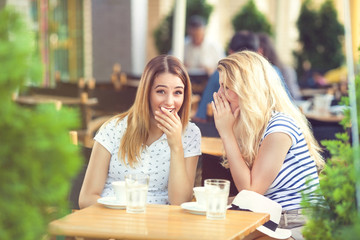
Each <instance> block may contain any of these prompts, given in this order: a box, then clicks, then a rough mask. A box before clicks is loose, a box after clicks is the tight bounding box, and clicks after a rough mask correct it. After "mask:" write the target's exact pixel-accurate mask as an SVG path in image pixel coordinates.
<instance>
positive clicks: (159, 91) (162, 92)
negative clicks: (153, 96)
mask: <svg viewBox="0 0 360 240" xmlns="http://www.w3.org/2000/svg"><path fill="white" fill-rule="evenodd" d="M156 92H157V93H161V94H164V93H165V91H164V90H157V91H156Z"/></svg>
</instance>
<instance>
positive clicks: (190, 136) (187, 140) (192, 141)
mask: <svg viewBox="0 0 360 240" xmlns="http://www.w3.org/2000/svg"><path fill="white" fill-rule="evenodd" d="M200 144H201V132H200V129H199V128H198V127H197V126H196V125H195V124H194V123H191V122H189V124H188V126H187V128H186V130H185V133H184V136H183V147H184V157H185V158H187V157H193V156H199V155H201V148H200Z"/></svg>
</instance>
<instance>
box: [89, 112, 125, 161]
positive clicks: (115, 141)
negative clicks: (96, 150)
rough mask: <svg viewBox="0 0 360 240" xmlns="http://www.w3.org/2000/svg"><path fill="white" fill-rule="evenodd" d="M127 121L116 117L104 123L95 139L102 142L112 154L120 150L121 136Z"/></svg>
mask: <svg viewBox="0 0 360 240" xmlns="http://www.w3.org/2000/svg"><path fill="white" fill-rule="evenodd" d="M125 123H126V121H124V119H122V120H121V121H119V122H118V119H116V118H114V119H112V120H110V121H109V122H106V123H104V124H103V125H102V126H101V128H100V130H99V131H98V132H97V134H96V135H95V137H94V140H95V141H97V142H98V143H100V144H101V145H102V146H103V147H104V148H106V150H108V151H109V152H110V153H111V154H113V153H115V152H117V151H118V145H119V142H120V138H121V136H122V134H123V132H124V130H125V128H126V126H125Z"/></svg>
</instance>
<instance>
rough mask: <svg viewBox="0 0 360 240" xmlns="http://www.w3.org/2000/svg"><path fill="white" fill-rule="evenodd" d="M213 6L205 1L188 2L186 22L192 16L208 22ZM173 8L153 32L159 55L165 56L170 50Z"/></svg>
mask: <svg viewBox="0 0 360 240" xmlns="http://www.w3.org/2000/svg"><path fill="white" fill-rule="evenodd" d="M212 10H213V6H212V5H210V4H208V3H206V0H188V1H187V5H186V22H187V21H188V19H189V18H190V17H191V16H193V15H199V16H202V17H204V19H205V20H206V21H208V19H209V16H210V14H211V12H212ZM173 19H174V7H173V9H172V10H171V12H170V13H169V15H168V16H166V17H165V18H164V19H163V20H162V22H161V23H160V25H159V26H158V27H157V28H156V29H155V31H154V39H155V46H156V49H157V50H158V53H159V54H166V53H168V52H169V51H170V50H171V45H172V35H173Z"/></svg>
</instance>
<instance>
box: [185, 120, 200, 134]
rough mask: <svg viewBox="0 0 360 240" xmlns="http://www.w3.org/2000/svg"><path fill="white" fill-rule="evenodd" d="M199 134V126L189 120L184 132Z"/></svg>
mask: <svg viewBox="0 0 360 240" xmlns="http://www.w3.org/2000/svg"><path fill="white" fill-rule="evenodd" d="M191 133H192V134H200V135H201V132H200V128H199V127H198V126H197V125H196V124H195V123H193V122H189V123H188V125H187V126H186V129H185V134H191Z"/></svg>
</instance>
